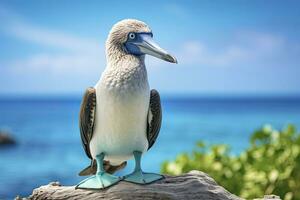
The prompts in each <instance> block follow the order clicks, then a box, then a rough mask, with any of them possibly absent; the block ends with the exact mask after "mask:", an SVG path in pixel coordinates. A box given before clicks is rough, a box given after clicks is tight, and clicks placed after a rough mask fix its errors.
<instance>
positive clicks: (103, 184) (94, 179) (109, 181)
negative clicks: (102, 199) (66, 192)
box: [76, 153, 121, 189]
mask: <svg viewBox="0 0 300 200" xmlns="http://www.w3.org/2000/svg"><path fill="white" fill-rule="evenodd" d="M103 160H104V153H101V154H99V155H97V156H96V162H97V172H96V174H95V175H93V176H91V177H89V178H87V179H85V180H83V181H81V182H80V183H79V184H78V185H77V186H76V188H81V189H104V188H107V187H109V186H111V185H114V184H116V183H118V182H119V181H120V180H121V179H120V178H119V177H116V176H113V175H111V174H109V173H106V172H105V170H104V166H103Z"/></svg>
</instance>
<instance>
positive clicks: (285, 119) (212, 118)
mask: <svg viewBox="0 0 300 200" xmlns="http://www.w3.org/2000/svg"><path fill="white" fill-rule="evenodd" d="M79 106H80V98H78V97H62V98H59V97H57V98H53V97H51V98H46V97H43V98H29V97H26V98H7V97H6V98H0V129H1V130H7V131H9V132H11V133H12V134H13V136H14V137H15V138H16V140H17V143H18V144H17V145H16V146H11V147H0V199H13V198H14V197H15V196H16V195H21V196H27V195H29V194H31V192H32V189H34V188H35V187H38V186H40V185H44V184H48V183H49V182H52V181H59V182H60V183H61V184H63V185H75V184H77V183H78V182H79V181H80V180H82V179H83V177H79V176H78V175H77V173H78V172H79V171H80V170H81V169H83V168H84V167H86V166H87V165H88V164H89V159H88V158H87V157H86V156H85V153H84V150H83V149H82V146H81V141H80V135H79V128H78V112H79ZM162 106H163V123H162V128H161V131H160V135H159V137H158V139H157V141H156V143H155V144H154V146H153V147H152V148H151V150H150V151H149V152H148V153H147V154H145V156H143V160H142V166H143V169H144V171H149V172H159V170H160V166H161V163H162V162H163V161H165V160H172V159H174V158H175V157H176V155H177V154H179V153H181V152H189V151H191V150H192V149H193V148H194V147H195V143H196V142H197V141H199V140H203V141H205V142H206V143H208V144H216V143H222V144H228V145H230V146H231V149H232V154H238V153H240V152H241V151H243V150H244V149H245V148H247V146H248V140H249V137H250V135H251V133H252V132H253V131H254V130H256V129H258V128H260V127H261V126H263V125H264V124H270V125H272V126H273V127H275V128H278V129H281V128H282V127H284V126H286V125H287V124H289V123H292V124H295V125H296V126H297V127H300V98H298V97H297V98H296V97H295V98H292V97H282V98H275V97H274V98H271V97H268V98H264V97H232V98H231V97H188V98H182V97H177V96H173V97H172V96H170V97H166V98H163V99H162ZM133 167H134V166H133V162H132V161H130V162H129V164H128V167H126V169H125V170H122V171H121V172H119V175H122V174H126V173H129V172H130V171H131V170H132V169H133Z"/></svg>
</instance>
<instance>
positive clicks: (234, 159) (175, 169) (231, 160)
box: [161, 125, 300, 200]
mask: <svg viewBox="0 0 300 200" xmlns="http://www.w3.org/2000/svg"><path fill="white" fill-rule="evenodd" d="M194 169H196V170H200V171H203V172H206V173H207V174H209V175H210V176H212V177H213V178H214V179H215V180H216V181H217V182H218V183H219V184H220V185H222V186H224V187H225V188H226V189H227V190H229V191H230V192H232V193H234V194H236V195H238V196H240V197H243V198H246V199H251V198H258V197H263V196H264V195H265V194H276V195H278V196H280V197H281V198H282V199H284V200H290V199H300V134H297V132H296V129H295V127H294V126H292V125H289V126H288V127H287V128H285V129H284V130H282V131H277V130H274V129H272V127H270V126H264V127H263V128H261V129H260V130H257V131H255V132H254V133H253V134H252V136H251V138H250V146H249V147H248V148H247V149H246V150H245V151H243V152H242V153H241V154H240V155H238V156H233V155H231V154H230V148H229V147H228V146H227V145H223V144H221V145H209V146H208V145H206V144H205V143H204V142H198V143H197V147H196V148H195V150H194V151H193V152H192V153H182V154H180V155H178V156H177V158H176V159H175V161H170V162H169V161H166V162H164V163H163V165H162V169H161V171H162V172H163V173H166V174H171V175H178V174H181V173H185V172H188V171H190V170H194Z"/></svg>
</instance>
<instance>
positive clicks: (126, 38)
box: [106, 19, 177, 63]
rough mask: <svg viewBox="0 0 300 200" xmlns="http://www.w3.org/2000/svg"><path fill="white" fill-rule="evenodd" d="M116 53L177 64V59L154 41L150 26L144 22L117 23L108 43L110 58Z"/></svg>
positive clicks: (124, 21)
mask: <svg viewBox="0 0 300 200" xmlns="http://www.w3.org/2000/svg"><path fill="white" fill-rule="evenodd" d="M116 52H121V53H122V54H124V55H126V54H127V55H128V54H130V55H134V56H138V57H139V56H144V55H145V54H148V55H152V56H155V57H157V58H160V59H162V60H165V61H168V62H172V63H177V60H176V58H175V57H173V56H172V55H170V54H169V53H168V52H166V51H165V50H164V49H162V48H160V47H159V45H158V44H157V43H155V42H154V40H153V33H152V31H151V29H150V28H149V26H148V25H147V24H145V23H144V22H142V21H138V20H135V19H125V20H122V21H119V22H118V23H116V24H115V25H114V26H113V27H112V29H111V31H110V33H109V36H108V39H107V41H106V53H107V54H108V56H109V57H110V56H112V55H110V54H114V53H116Z"/></svg>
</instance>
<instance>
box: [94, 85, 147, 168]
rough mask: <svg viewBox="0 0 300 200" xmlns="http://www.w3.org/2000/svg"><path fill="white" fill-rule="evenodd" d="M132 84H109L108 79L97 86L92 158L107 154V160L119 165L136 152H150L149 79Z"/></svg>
mask: <svg viewBox="0 0 300 200" xmlns="http://www.w3.org/2000/svg"><path fill="white" fill-rule="evenodd" d="M132 81H134V83H132V82H131V81H127V82H126V81H125V82H122V80H119V81H117V82H118V83H112V82H110V83H109V84H108V83H107V79H101V80H100V82H99V83H98V84H97V85H96V86H95V88H96V96H97V107H96V121H95V127H94V134H93V138H92V140H91V143H90V149H91V153H92V156H93V157H95V156H96V155H97V154H100V153H102V152H104V153H105V154H106V157H105V159H106V160H109V161H110V162H111V163H112V164H119V163H121V162H123V161H125V160H128V159H130V158H131V157H132V152H133V151H141V152H144V151H146V150H147V148H148V141H147V137H146V130H147V116H148V111H149V100H150V90H149V85H148V81H147V79H142V81H143V82H137V81H141V80H132ZM112 84H120V85H118V86H114V87H111V85H112Z"/></svg>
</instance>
